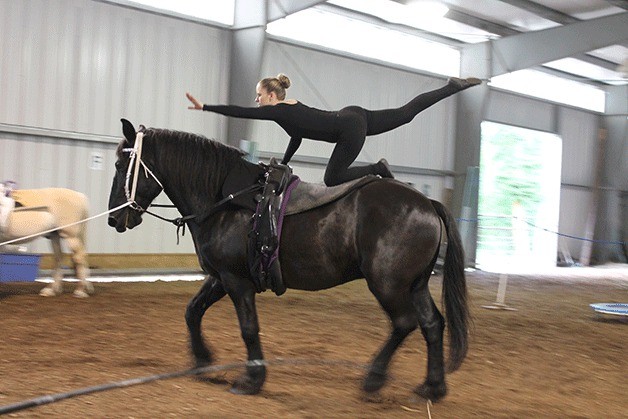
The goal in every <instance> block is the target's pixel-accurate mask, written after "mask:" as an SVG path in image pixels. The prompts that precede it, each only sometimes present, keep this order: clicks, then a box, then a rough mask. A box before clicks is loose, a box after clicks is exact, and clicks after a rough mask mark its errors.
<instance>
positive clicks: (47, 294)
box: [39, 287, 61, 297]
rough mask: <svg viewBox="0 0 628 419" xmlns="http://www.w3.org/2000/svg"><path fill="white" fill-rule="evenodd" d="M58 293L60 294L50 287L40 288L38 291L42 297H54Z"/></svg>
mask: <svg viewBox="0 0 628 419" xmlns="http://www.w3.org/2000/svg"><path fill="white" fill-rule="evenodd" d="M59 294H61V293H60V292H59V293H57V292H55V290H53V289H52V288H49V287H46V288H42V290H41V291H39V295H41V296H42V297H56V296H57V295H59Z"/></svg>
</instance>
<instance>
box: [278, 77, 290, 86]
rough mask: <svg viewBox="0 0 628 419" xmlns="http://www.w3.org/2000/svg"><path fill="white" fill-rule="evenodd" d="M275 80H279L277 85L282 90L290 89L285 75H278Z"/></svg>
mask: <svg viewBox="0 0 628 419" xmlns="http://www.w3.org/2000/svg"><path fill="white" fill-rule="evenodd" d="M277 80H279V84H281V86H282V87H283V88H284V89H287V88H288V87H290V79H289V78H288V76H286V75H285V74H283V73H279V74H278V75H277Z"/></svg>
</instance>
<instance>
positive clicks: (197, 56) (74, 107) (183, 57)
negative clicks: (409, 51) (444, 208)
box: [0, 0, 599, 257]
mask: <svg viewBox="0 0 628 419" xmlns="http://www.w3.org/2000/svg"><path fill="white" fill-rule="evenodd" d="M0 25H2V27H3V29H4V33H8V34H11V36H4V37H2V38H0V48H1V49H2V54H1V55H0V92H2V94H1V95H0V163H1V165H0V179H14V180H17V181H18V183H19V184H20V186H21V187H24V188H32V187H46V186H61V187H70V188H72V189H76V190H79V191H81V192H84V193H86V194H87V195H88V196H89V198H90V201H91V213H92V214H98V213H100V212H102V211H105V209H106V206H107V203H106V200H107V197H108V194H109V187H110V181H111V178H112V176H113V161H114V149H115V145H116V142H117V138H119V136H120V122H119V119H120V118H121V117H125V118H127V119H130V120H131V121H132V122H134V123H135V124H140V123H142V124H144V125H147V126H155V127H167V128H173V129H181V130H184V131H189V132H196V133H201V134H204V135H206V136H208V137H210V138H216V139H219V140H221V139H222V140H224V139H225V138H226V126H227V119H226V118H224V117H222V116H220V115H214V114H209V113H200V112H193V111H189V110H187V106H188V103H187V100H186V99H185V97H184V93H185V92H186V91H190V92H192V93H193V94H196V95H197V96H198V97H199V98H202V99H203V101H204V102H206V103H227V98H228V86H229V72H230V71H231V69H230V66H229V57H230V49H231V33H230V31H229V30H227V29H220V28H215V27H211V26H207V25H201V24H199V23H195V22H191V21H187V20H182V19H178V18H173V17H165V16H161V15H156V14H153V13H148V12H142V11H138V10H134V9H132V8H128V7H123V6H119V5H113V4H109V3H106V2H100V1H90V0H55V1H54V2H51V1H47V0H20V1H0ZM279 72H284V73H286V74H288V75H289V76H290V78H291V80H292V82H293V86H292V87H291V88H290V90H289V96H290V97H293V98H297V99H299V100H301V101H303V102H304V103H306V104H308V105H310V106H315V107H319V108H322V109H339V108H341V107H343V106H347V105H350V104H358V105H361V106H365V107H367V108H386V107H396V106H399V105H401V104H403V103H405V102H406V101H407V100H409V99H410V98H412V97H413V96H414V95H416V94H418V93H421V92H424V91H427V90H431V89H434V88H437V87H440V86H442V85H443V84H444V83H445V82H446V81H445V79H444V78H438V77H430V76H426V75H420V74H416V73H413V72H409V71H404V70H401V69H397V68H393V67H391V66H385V65H378V64H375V63H369V62H366V61H364V60H359V59H352V58H349V57H342V56H340V55H338V54H333V53H327V52H322V51H318V50H315V49H312V48H304V47H300V46H295V45H291V44H287V43H284V42H280V41H278V40H272V39H270V40H268V41H267V42H266V46H265V52H264V64H263V70H262V73H263V74H260V77H262V76H268V75H276V74H277V73H279ZM253 95H254V86H251V105H252V106H253V105H254V103H253V97H254V96H253ZM455 113H456V97H455V96H454V97H451V98H448V99H446V100H444V101H442V102H441V103H439V104H437V105H435V106H433V107H432V108H430V109H428V110H426V111H424V112H423V113H422V114H420V115H419V116H418V117H417V118H415V120H414V121H413V122H412V123H410V124H408V125H407V126H404V127H402V128H399V129H397V130H395V131H393V132H391V133H388V134H383V135H379V136H376V137H371V138H368V139H367V141H366V145H365V147H364V150H363V151H362V153H361V154H360V156H359V157H358V162H361V163H367V162H375V161H377V160H378V159H379V158H381V157H386V158H387V159H388V161H389V162H390V163H391V164H392V165H393V166H395V168H396V169H398V170H396V173H397V176H398V178H399V179H401V180H403V181H407V182H412V183H413V184H414V186H415V187H416V188H417V189H419V190H422V191H424V192H426V193H427V194H428V195H429V196H431V197H433V198H435V199H444V198H446V197H445V196H444V193H443V192H444V190H445V188H450V187H451V182H450V180H451V178H450V177H449V176H447V175H448V174H449V173H450V172H449V171H451V170H452V169H453V156H454V153H453V149H454V145H455V140H456V138H455V132H456V131H455V128H454V121H455V116H456V115H455ZM484 113H485V119H487V120H492V121H495V122H503V123H507V124H513V125H517V126H521V127H525V128H532V129H539V130H544V131H549V132H554V133H557V134H559V135H561V136H562V138H563V161H562V165H563V172H562V183H563V186H562V188H561V208H560V231H561V232H563V233H566V234H572V235H576V236H580V235H581V234H582V232H583V230H584V223H585V219H586V214H587V212H588V205H589V203H590V197H591V191H590V187H591V186H592V185H593V167H594V165H595V159H596V149H595V145H596V130H597V127H598V123H599V116H598V115H596V114H594V113H591V112H585V111H580V110H576V109H573V108H570V107H566V106H559V105H555V104H551V103H547V102H544V101H540V100H535V99H530V98H526V97H523V96H520V95H514V94H509V93H505V92H501V91H497V90H494V89H492V90H491V93H490V98H489V100H488V103H487V104H486V109H485V111H484ZM252 132H253V134H252V137H253V138H249V140H253V141H257V142H258V143H259V148H260V150H261V151H262V152H263V153H265V154H266V155H281V154H283V151H284V150H285V147H286V144H287V141H288V138H287V134H286V133H285V132H284V131H283V130H282V129H281V128H279V127H278V126H276V124H273V123H269V122H264V121H256V122H255V123H254V129H253V131H252ZM332 148H333V146H332V145H330V144H325V143H322V142H314V141H308V140H304V142H303V144H302V146H301V148H300V150H299V153H298V155H297V156H295V159H294V161H293V166H294V168H295V171H296V172H297V173H298V174H299V175H300V176H301V177H302V178H303V179H304V180H306V181H311V182H321V181H322V178H323V171H324V163H325V161H326V159H327V158H328V157H329V154H330V152H331V150H332ZM93 153H96V154H101V155H102V156H103V157H104V162H103V164H104V169H103V170H96V169H93V168H90V162H91V159H92V154H93ZM158 201H160V202H166V199H165V197H163V198H159V199H158ZM165 211H169V210H165ZM567 242H568V246H569V250H570V251H571V252H572V255H573V256H574V257H578V255H579V252H580V247H581V243H580V242H579V241H574V240H571V239H567ZM36 246H38V247H37V248H36V249H35V250H37V251H42V252H49V250H48V249H47V248H46V246H47V244H46V243H45V242H42V243H41V244H40V243H38V244H36ZM88 249H89V251H90V252H93V253H125V252H127V253H148V252H167V253H175V252H181V253H190V252H192V251H193V250H192V244H191V242H190V239H189V236H186V237H184V238H182V244H181V245H179V246H177V245H176V237H175V236H174V232H173V228H172V227H171V226H170V225H168V224H165V223H161V222H157V221H156V220H153V219H150V218H145V220H144V224H143V225H142V226H140V227H139V228H138V229H136V230H135V231H131V232H127V233H124V234H122V235H121V234H117V233H115V232H114V231H113V229H111V228H109V227H107V226H106V221H105V220H104V219H102V220H95V221H92V222H90V228H89V242H88Z"/></svg>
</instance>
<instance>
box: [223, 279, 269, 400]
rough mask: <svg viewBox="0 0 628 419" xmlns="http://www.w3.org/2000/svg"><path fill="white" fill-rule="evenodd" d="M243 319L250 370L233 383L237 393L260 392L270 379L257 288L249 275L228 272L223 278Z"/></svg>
mask: <svg viewBox="0 0 628 419" xmlns="http://www.w3.org/2000/svg"><path fill="white" fill-rule="evenodd" d="M223 279H224V280H225V281H224V282H225V284H226V287H227V292H228V293H229V297H231V300H232V301H233V305H234V307H235V309H236V313H237V315H238V321H239V322H240V331H241V333H242V340H244V344H245V345H246V350H247V361H248V362H247V364H246V372H245V373H244V374H242V375H241V376H240V377H239V378H238V379H236V381H235V382H234V383H233V386H232V387H231V392H232V393H234V394H257V393H259V392H260V390H261V389H262V385H263V384H264V381H265V380H266V366H265V365H264V362H263V361H264V355H263V354H262V344H261V342H260V339H259V322H258V319H257V310H256V308H255V289H254V287H253V282H252V281H250V280H248V279H241V278H239V277H236V276H233V275H228V276H227V277H226V278H223Z"/></svg>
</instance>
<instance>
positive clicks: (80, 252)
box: [65, 237, 94, 298]
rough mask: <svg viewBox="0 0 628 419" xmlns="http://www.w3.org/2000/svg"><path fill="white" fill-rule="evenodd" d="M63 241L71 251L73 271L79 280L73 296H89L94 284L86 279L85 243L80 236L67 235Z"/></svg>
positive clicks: (87, 273)
mask: <svg viewBox="0 0 628 419" xmlns="http://www.w3.org/2000/svg"><path fill="white" fill-rule="evenodd" d="M65 242H66V244H67V245H68V247H69V248H70V250H71V251H72V262H73V263H74V271H75V272H76V278H77V279H78V280H79V284H78V286H77V287H76V289H75V290H74V296H75V297H78V298H86V297H89V294H92V293H93V292H94V286H93V285H92V283H91V282H89V281H88V280H87V277H88V276H89V264H88V263H87V253H86V252H85V244H84V243H83V240H82V239H81V238H80V237H68V238H67V239H66V240H65Z"/></svg>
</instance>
